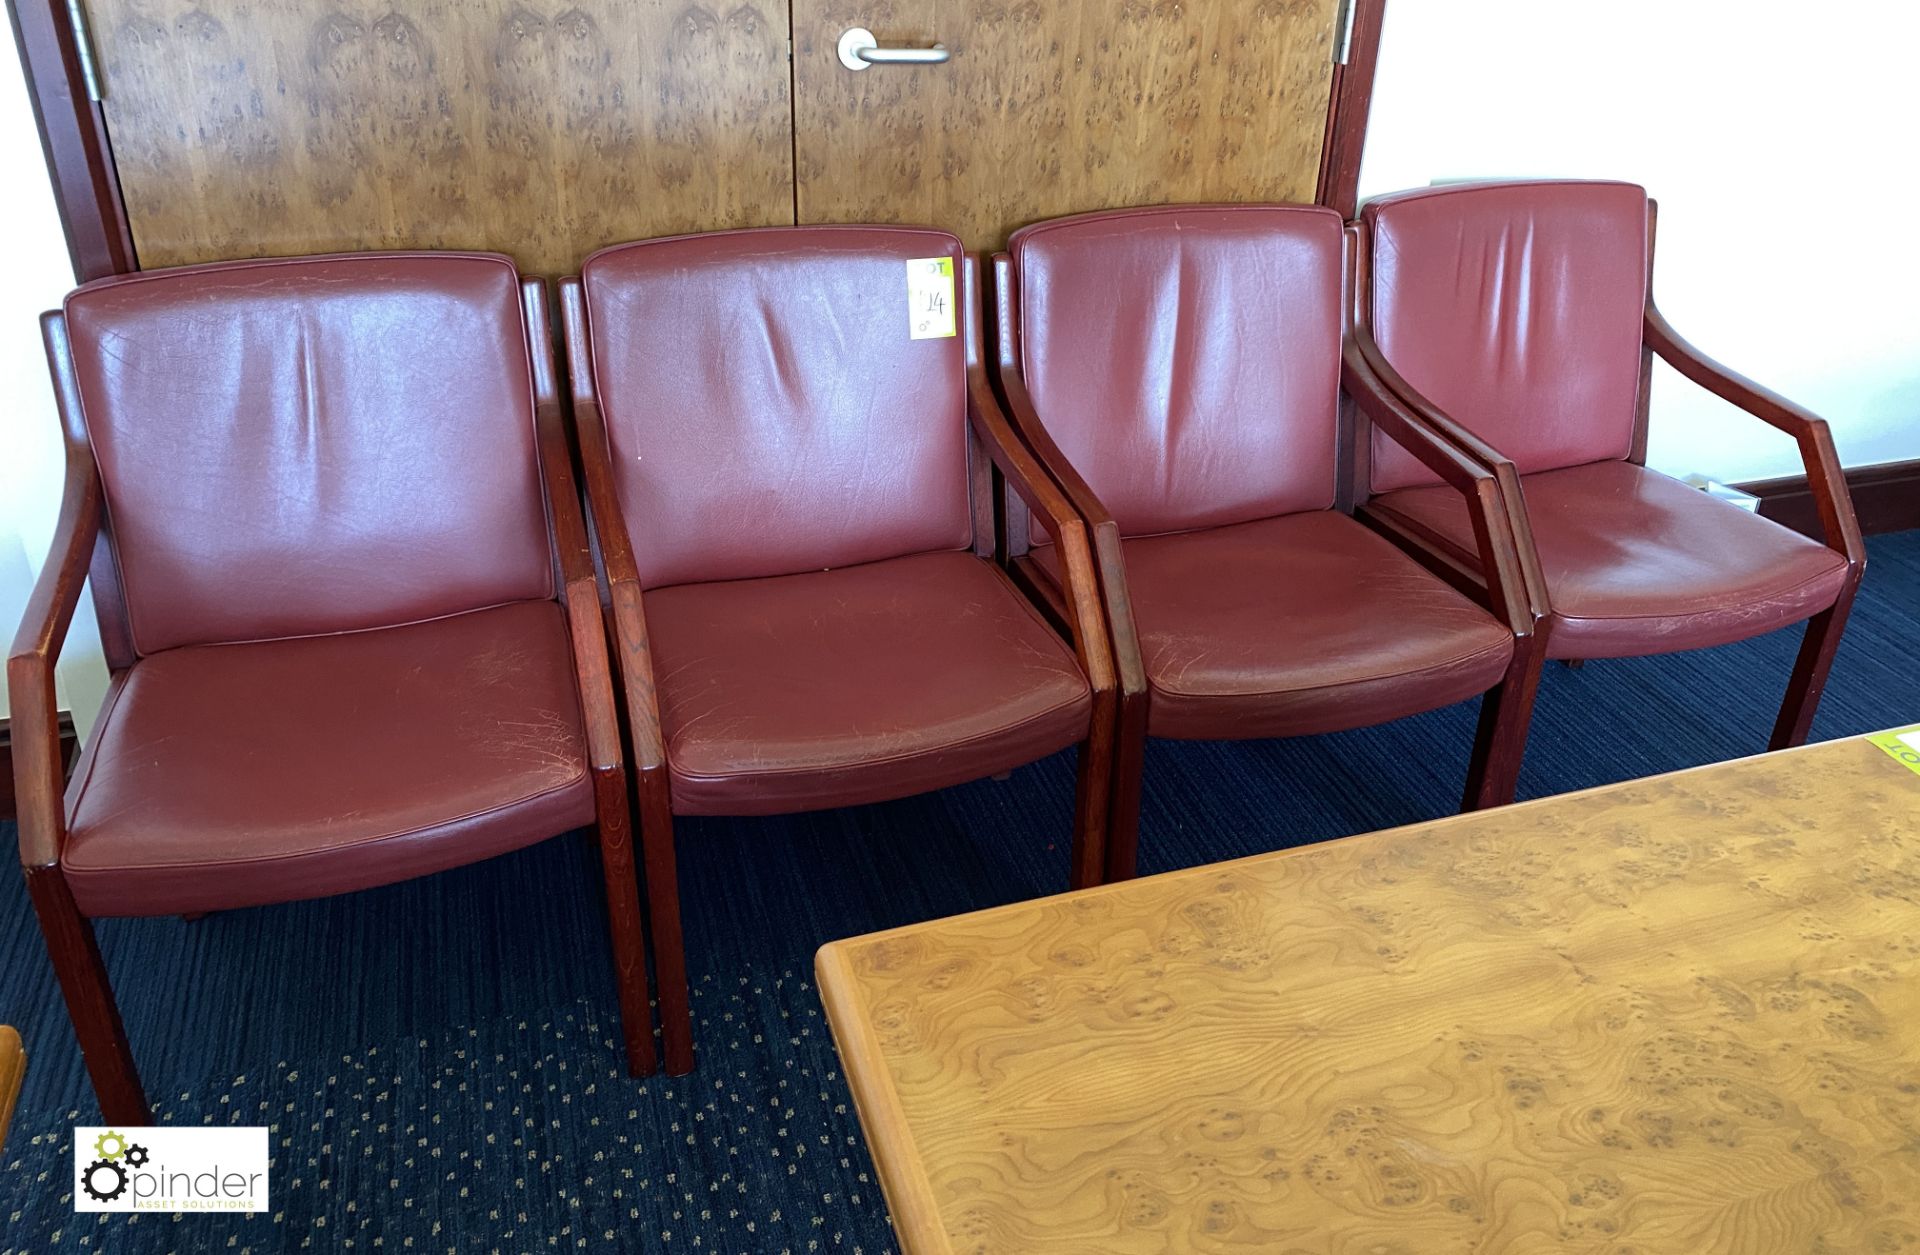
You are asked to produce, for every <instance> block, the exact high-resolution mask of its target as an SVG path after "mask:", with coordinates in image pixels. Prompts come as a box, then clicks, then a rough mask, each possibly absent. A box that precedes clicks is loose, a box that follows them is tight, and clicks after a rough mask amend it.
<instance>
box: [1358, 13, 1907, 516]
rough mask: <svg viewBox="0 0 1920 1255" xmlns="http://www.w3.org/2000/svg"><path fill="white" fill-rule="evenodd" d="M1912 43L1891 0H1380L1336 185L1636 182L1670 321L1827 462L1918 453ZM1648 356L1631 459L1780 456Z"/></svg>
mask: <svg viewBox="0 0 1920 1255" xmlns="http://www.w3.org/2000/svg"><path fill="white" fill-rule="evenodd" d="M1916 55H1920V3H1916V2H1915V0H1855V2H1853V3H1847V4H1832V5H1827V6H1819V5H1815V6H1808V5H1806V4H1803V3H1793V4H1787V3H1782V2H1781V0H1581V2H1579V3H1574V2H1572V0H1389V3H1388V5H1387V23H1386V29H1385V32H1384V37H1383V42H1382V46H1381V55H1380V67H1379V75H1378V78H1377V80H1376V84H1375V92H1374V100H1373V116H1372V121H1371V126H1370V128H1369V132H1368V135H1367V150H1366V160H1365V164H1364V165H1363V167H1362V170H1361V179H1360V191H1361V195H1362V196H1363V197H1365V196H1371V195H1376V194H1378V193H1381V192H1386V191H1392V190H1395V189H1398V188H1404V187H1417V186H1422V185H1425V184H1427V183H1431V182H1432V181H1434V180H1435V179H1454V178H1476V177H1502V176H1540V175H1547V176H1575V177H1587V178H1619V179H1628V180H1631V181H1633V182H1636V183H1640V184H1643V185H1645V186H1646V188H1647V189H1648V191H1649V192H1650V193H1651V194H1652V195H1653V196H1654V197H1655V198H1656V199H1657V200H1658V201H1659V202H1660V238H1659V248H1658V255H1657V257H1656V261H1655V272H1654V293H1655V296H1656V297H1657V299H1658V300H1659V302H1660V308H1661V310H1662V311H1663V312H1664V313H1665V314H1666V315H1667V317H1668V319H1669V320H1671V321H1672V322H1673V324H1674V326H1675V327H1677V328H1679V330H1680V333H1681V334H1682V335H1684V336H1686V337H1687V338H1688V339H1690V340H1692V341H1693V342H1694V343H1695V344H1697V345H1699V346H1700V348H1701V349H1703V350H1704V351H1705V352H1707V353H1709V354H1711V355H1712V356H1714V357H1717V358H1719V359H1720V360H1721V361H1723V362H1725V363H1727V364H1728V365H1729V366H1732V367H1733V368H1734V369H1736V370H1739V371H1742V372H1744V373H1745V374H1748V375H1751V376H1753V377H1755V378H1757V379H1759V380H1760V381H1761V382H1762V383H1765V384H1767V385H1768V386H1770V387H1772V388H1774V389H1775V390H1776V391H1779V392H1782V393H1785V394H1786V395H1787V396H1790V397H1792V398H1793V399H1794V400H1796V401H1799V402H1800V403H1801V404H1803V405H1806V406H1808V407H1809V408H1811V409H1812V410H1813V411H1814V412H1815V413H1817V414H1820V415H1821V416H1822V417H1824V418H1826V419H1827V420H1828V421H1829V422H1830V423H1831V424H1832V426H1833V431H1834V439H1835V443H1836V444H1838V446H1839V449H1840V456H1841V459H1842V461H1844V462H1845V463H1847V464H1848V465H1850V466H1852V465H1860V464H1865V463H1871V462H1885V461H1895V460H1900V459H1906V458H1920V77H1917V76H1916V72H1915V67H1914V58H1915V56H1916ZM1656 370H1657V374H1656V376H1655V380H1654V391H1653V426H1652V441H1651V445H1650V448H1649V452H1648V460H1649V462H1650V463H1651V464H1652V465H1654V466H1656V467H1658V468H1660V469H1662V470H1666V471H1670V472H1673V473H1675V474H1685V473H1687V472H1689V471H1700V472H1704V473H1707V474H1711V475H1713V476H1714V477H1715V478H1717V479H1721V480H1728V481H1731V480H1744V479H1758V478H1765V477H1769V476H1774V475H1788V474H1798V473H1799V472H1800V469H1801V467H1800V462H1799V458H1798V455H1797V454H1796V452H1795V450H1794V446H1793V444H1792V442H1791V441H1790V440H1789V439H1787V438H1786V437H1785V436H1783V435H1781V434H1779V433H1777V432H1775V431H1773V429H1771V428H1768V427H1765V426H1763V425H1761V424H1759V423H1757V422H1755V421H1753V420H1751V419H1746V418H1743V417H1741V416H1740V415H1739V414H1738V412H1737V411H1734V410H1732V409H1731V407H1729V406H1726V405H1724V404H1723V403H1721V402H1719V401H1718V400H1716V399H1714V398H1712V397H1710V396H1708V395H1707V394H1706V393H1704V392H1702V391H1700V390H1699V389H1697V388H1695V387H1694V386H1693V385H1692V384H1690V383H1688V382H1686V381H1685V380H1683V379H1681V378H1680V377H1679V376H1678V375H1676V374H1674V373H1673V372H1672V371H1670V370H1669V369H1667V368H1666V367H1665V366H1664V365H1660V366H1658V367H1656Z"/></svg>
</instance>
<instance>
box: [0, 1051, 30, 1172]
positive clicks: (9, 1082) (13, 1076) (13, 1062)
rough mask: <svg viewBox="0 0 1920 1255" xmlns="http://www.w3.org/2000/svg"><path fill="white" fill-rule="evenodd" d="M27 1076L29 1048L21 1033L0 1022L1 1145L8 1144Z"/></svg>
mask: <svg viewBox="0 0 1920 1255" xmlns="http://www.w3.org/2000/svg"><path fill="white" fill-rule="evenodd" d="M26 1077H27V1049H26V1047H25V1046H23V1045H22V1044H21V1042H20V1034H19V1033H18V1032H16V1031H15V1030H14V1029H12V1028H10V1027H9V1026H7V1025H5V1024H0V1146H5V1145H6V1144H7V1129H8V1128H9V1127H10V1126H11V1125H12V1124H13V1109H14V1105H15V1104H16V1103H18V1102H19V1101H20V1085H21V1082H22V1081H24V1080H26Z"/></svg>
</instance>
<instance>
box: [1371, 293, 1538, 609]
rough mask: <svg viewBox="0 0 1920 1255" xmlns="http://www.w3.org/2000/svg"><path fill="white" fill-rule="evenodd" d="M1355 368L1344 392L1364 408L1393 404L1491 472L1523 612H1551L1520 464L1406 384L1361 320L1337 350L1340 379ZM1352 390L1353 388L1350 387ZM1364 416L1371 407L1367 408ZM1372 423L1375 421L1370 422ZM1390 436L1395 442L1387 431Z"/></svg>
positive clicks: (1410, 448)
mask: <svg viewBox="0 0 1920 1255" xmlns="http://www.w3.org/2000/svg"><path fill="white" fill-rule="evenodd" d="M1350 361H1351V362H1353V363H1354V365H1355V366H1356V367H1358V370H1357V372H1356V373H1355V374H1354V378H1353V382H1352V383H1350V384H1349V395H1351V396H1353V398H1354V400H1355V401H1356V402H1357V403H1360V404H1361V405H1362V408H1367V405H1366V403H1367V401H1368V400H1369V399H1374V398H1378V399H1379V400H1380V401H1381V402H1383V403H1393V404H1397V405H1398V406H1399V408H1400V409H1401V410H1402V411H1403V412H1404V413H1405V414H1406V415H1407V416H1409V417H1411V418H1412V419H1414V420H1415V423H1416V424H1417V425H1418V426H1419V427H1422V428H1424V429H1426V430H1427V431H1428V432H1431V433H1432V434H1433V435H1436V436H1438V437H1439V438H1440V439H1441V440H1442V441H1444V442H1445V443H1447V444H1449V445H1452V446H1453V447H1454V448H1455V449H1458V450H1459V451H1460V452H1462V453H1464V454H1466V456H1467V457H1468V459H1470V460H1471V461H1473V462H1475V463H1477V464H1478V465H1480V466H1482V467H1484V468H1486V469H1487V470H1488V471H1491V472H1492V473H1493V479H1494V483H1495V484H1496V485H1497V486H1498V487H1499V489H1500V497H1501V500H1502V502H1503V504H1504V507H1505V510H1506V515H1507V531H1508V533H1509V535H1510V536H1511V537H1512V540H1513V544H1514V551H1515V553H1516V554H1517V556H1518V558H1519V565H1520V571H1519V574H1520V578H1521V584H1520V587H1522V588H1523V589H1524V590H1525V593H1524V595H1525V597H1526V600H1527V605H1528V610H1529V613H1530V614H1531V616H1532V617H1533V619H1535V620H1536V621H1537V620H1539V619H1543V618H1545V617H1546V616H1547V615H1548V614H1549V613H1550V612H1551V606H1552V603H1551V601H1550V599H1549V598H1548V595H1547V578H1546V573H1545V571H1544V569H1543V568H1542V567H1541V565H1540V552H1539V549H1538V547H1537V546H1536V545H1535V544H1534V540H1533V528H1532V526H1531V525H1530V524H1529V523H1528V521H1527V507H1526V499H1525V497H1524V496H1523V494H1522V493H1521V491H1520V468H1519V467H1517V466H1515V465H1514V464H1513V459H1511V458H1509V457H1507V456H1506V455H1505V454H1503V453H1501V452H1500V451H1499V450H1498V449H1495V448H1494V447H1493V446H1492V445H1490V444H1488V443H1487V442H1486V441H1484V440H1482V439H1480V437H1478V436H1476V435H1474V434H1473V433H1472V432H1470V431H1468V430H1467V429H1466V428H1465V427H1462V426H1461V425H1460V424H1459V423H1458V422H1456V421H1455V420H1454V419H1453V418H1452V416H1450V415H1449V414H1448V413H1447V412H1446V411H1445V410H1443V409H1441V408H1440V407H1439V406H1438V405H1436V404H1434V402H1433V401H1432V400H1431V399H1429V398H1428V397H1427V396H1426V394H1425V393H1423V392H1421V391H1420V390H1419V389H1418V388H1416V387H1414V386H1413V385H1412V384H1411V383H1408V382H1407V379H1406V376H1404V375H1402V374H1401V373H1400V372H1399V371H1397V370H1395V369H1394V368H1393V364H1392V363H1391V362H1389V361H1387V356H1386V354H1385V353H1383V352H1382V351H1381V349H1380V345H1379V342H1378V341H1376V340H1375V339H1374V338H1373V333H1372V332H1371V331H1369V330H1367V328H1366V326H1365V325H1364V324H1363V323H1360V322H1357V321H1351V322H1349V323H1348V325H1347V334H1346V342H1345V344H1344V345H1343V346H1342V348H1341V377H1342V379H1343V381H1344V380H1346V379H1347V376H1348V373H1349V372H1348V363H1349V362H1350ZM1356 388H1357V389H1358V390H1356ZM1367 413H1368V416H1369V417H1372V416H1373V414H1374V411H1373V410H1372V409H1367ZM1376 421H1377V420H1376ZM1388 434H1389V435H1390V436H1393V438H1394V439H1395V440H1396V441H1399V439H1400V438H1399V436H1397V435H1395V434H1394V432H1393V431H1392V430H1389V431H1388ZM1400 443H1402V444H1403V447H1406V448H1407V450H1408V452H1410V453H1414V455H1415V456H1416V457H1418V456H1419V453H1418V452H1417V451H1416V450H1414V449H1413V448H1412V447H1411V446H1406V445H1404V442H1400Z"/></svg>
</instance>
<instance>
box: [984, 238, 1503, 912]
mask: <svg viewBox="0 0 1920 1255" xmlns="http://www.w3.org/2000/svg"><path fill="white" fill-rule="evenodd" d="M1348 269H1349V273H1351V267H1349V268H1348ZM993 292H994V300H993V326H992V328H991V331H990V336H991V338H992V340H993V342H994V346H995V377H996V382H997V383H998V384H999V387H1000V395H1001V398H1002V399H1003V401H1004V403H1005V405H1006V408H1007V413H1008V415H1009V417H1010V419H1011V422H1012V426H1013V428H1014V430H1015V432H1016V433H1017V434H1018V435H1019V438H1020V439H1021V440H1022V441H1023V442H1024V443H1025V445H1026V447H1027V448H1028V449H1029V450H1030V451H1031V452H1032V453H1033V455H1034V457H1035V458H1036V459H1037V461H1038V462H1039V464H1040V465H1041V467H1043V468H1044V469H1045V471H1046V473H1047V474H1048V475H1050V476H1051V477H1052V478H1053V481H1054V483H1055V484H1057V485H1058V486H1059V488H1060V490H1061V491H1062V492H1063V493H1064V494H1065V495H1066V497H1067V498H1068V500H1069V501H1071V502H1072V504H1073V507H1074V509H1076V510H1077V511H1078V512H1079V514H1080V518H1081V519H1082V521H1083V522H1084V523H1085V525H1086V528H1087V532H1088V534H1089V535H1090V536H1091V538H1092V541H1093V549H1094V557H1095V565H1096V568H1097V572H1098V576H1099V589H1100V595H1101V599H1102V604H1103V606H1104V608H1105V612H1106V615H1105V617H1106V621H1107V624H1108V630H1109V632H1110V633H1111V638H1110V643H1111V645H1112V649H1113V657H1114V668H1115V673H1116V676H1117V677H1118V680H1119V685H1120V711H1119V722H1118V727H1117V734H1116V738H1115V761H1114V769H1113V788H1114V797H1113V801H1112V803H1111V804H1110V807H1109V810H1110V812H1111V814H1112V822H1111V824H1110V826H1109V829H1108V835H1107V867H1106V876H1107V879H1108V880H1125V879H1129V878H1130V877H1132V876H1133V875H1134V874H1135V871H1136V870H1137V867H1138V860H1139V841H1140V835H1139V815H1140V790H1141V783H1142V777H1143V775H1144V759H1145V753H1146V741H1147V704H1148V693H1147V677H1146V665H1145V662H1144V660H1143V659H1142V657H1141V654H1140V637H1139V633H1138V631H1137V629H1136V628H1135V626H1134V621H1133V606H1132V602H1131V600H1130V599H1129V597H1128V595H1127V579H1126V562H1125V558H1124V556H1123V554H1122V550H1121V536H1120V526H1119V524H1118V523H1117V522H1116V521H1115V520H1114V518H1113V515H1112V512H1111V511H1109V510H1108V509H1107V507H1106V506H1105V505H1104V504H1103V503H1102V502H1101V501H1100V499H1099V497H1098V496H1097V495H1096V494H1095V493H1094V491H1093V489H1092V488H1091V487H1090V486H1089V485H1088V484H1087V482H1086V480H1085V479H1083V478H1082V477H1081V476H1080V474H1079V472H1078V471H1076V470H1075V469H1074V467H1073V466H1072V464H1071V463H1069V462H1068V460H1067V458H1066V455H1065V454H1063V453H1062V452H1061V451H1060V447H1059V445H1057V444H1056V443H1055V442H1054V440H1053V438H1052V436H1050V435H1049V434H1048V433H1047V430H1046V427H1045V426H1044V425H1043V424H1042V423H1041V421H1040V417H1039V413H1038V411H1037V410H1036V409H1035V407H1034V403H1033V398H1032V396H1031V395H1030V394H1029V393H1028V391H1027V386H1026V379H1025V376H1024V373H1023V369H1024V368H1023V363H1022V361H1021V350H1020V326H1019V313H1018V311H1019V280H1018V278H1017V277H1016V275H1015V273H1014V269H1013V259H1012V257H1011V256H1010V255H1009V254H1007V253H996V254H995V255H994V258H993ZM1341 385H1342V389H1343V392H1344V394H1345V395H1346V396H1348V397H1350V398H1352V400H1353V401H1354V402H1355V403H1356V404H1358V405H1359V406H1360V407H1361V408H1363V409H1364V410H1366V412H1368V413H1369V414H1371V415H1373V416H1374V419H1375V421H1376V422H1377V423H1378V424H1379V426H1380V428H1381V429H1382V430H1383V431H1386V432H1387V433H1388V434H1389V435H1390V436H1392V437H1393V439H1394V440H1395V441H1397V442H1398V443H1400V444H1401V445H1402V446H1404V447H1405V448H1406V449H1407V451H1408V452H1410V453H1412V454H1413V455H1414V456H1415V457H1417V458H1418V459H1420V461H1421V462H1422V463H1423V464H1424V465H1426V466H1427V467H1428V468H1429V469H1431V470H1432V471H1433V472H1434V474H1436V475H1438V476H1440V477H1441V479H1442V480H1444V481H1445V482H1446V483H1447V484H1449V485H1450V486H1452V487H1453V488H1455V489H1456V490H1458V491H1459V492H1460V493H1461V494H1462V495H1463V496H1464V497H1465V498H1466V501H1467V509H1468V512H1469V514H1470V516H1471V517H1472V519H1473V528H1474V536H1475V539H1476V540H1477V542H1478V544H1479V551H1480V558H1481V570H1482V571H1483V572H1484V573H1485V575H1484V579H1483V581H1482V582H1481V583H1479V584H1478V585H1477V586H1476V588H1475V592H1474V594H1473V595H1474V596H1475V598H1476V600H1479V601H1481V602H1483V603H1484V604H1486V605H1488V606H1489V607H1490V608H1491V610H1492V612H1493V614H1494V616H1495V618H1497V619H1498V620H1499V621H1500V622H1502V623H1503V624H1505V625H1506V626H1507V627H1508V628H1509V630H1511V631H1512V632H1513V634H1514V662H1513V663H1512V664H1511V665H1510V666H1509V668H1508V671H1507V673H1506V675H1505V677H1503V679H1502V680H1501V682H1500V684H1498V685H1497V686H1495V687H1494V688H1492V689H1490V690H1488V692H1487V694H1486V695H1485V696H1484V697H1483V698H1482V699H1481V714H1480V724H1479V729H1478V731H1477V734H1476V738H1475V742H1474V750H1473V756H1472V759H1471V761H1470V763H1469V765H1468V770H1467V781H1466V791H1465V797H1464V801H1463V806H1464V808H1465V809H1469V810H1472V809H1479V808H1483V807H1488V806H1499V805H1503V804H1505V803H1506V802H1509V801H1511V800H1512V799H1513V790H1514V784H1515V782H1516V779H1517V776H1518V771H1519V762H1520V758H1521V754H1522V751H1523V750H1524V748H1525V744H1526V735H1527V727H1528V723H1529V721H1530V718H1531V712H1532V708H1533V694H1534V690H1535V688H1536V687H1537V686H1538V682H1539V666H1538V664H1537V662H1534V663H1529V662H1528V661H1527V660H1530V659H1531V658H1532V656H1533V652H1534V651H1533V650H1532V648H1531V646H1530V644H1529V641H1528V637H1529V636H1530V635H1531V633H1532V632H1533V615H1532V614H1531V610H1530V607H1529V606H1528V604H1527V582H1526V579H1525V577H1524V574H1523V572H1522V571H1521V569H1520V565H1519V554H1518V550H1517V546H1516V544H1515V542H1514V538H1513V536H1512V533H1511V530H1510V525H1509V517H1510V511H1509V510H1508V508H1507V506H1506V503H1505V501H1504V500H1503V498H1502V495H1501V489H1500V484H1499V482H1498V480H1497V478H1496V477H1495V476H1494V475H1493V474H1492V473H1491V472H1490V471H1488V470H1486V469H1485V468H1483V467H1481V466H1479V465H1478V464H1476V463H1475V462H1474V461H1472V460H1471V459H1470V458H1468V457H1465V456H1464V455H1462V454H1461V453H1460V451H1459V450H1457V449H1455V448H1453V447H1452V446H1451V445H1449V444H1448V443H1447V442H1446V441H1445V440H1443V439H1442V438H1441V437H1440V436H1439V434H1438V433H1436V432H1434V431H1432V430H1430V429H1429V428H1428V426H1427V425H1426V424H1425V423H1424V422H1423V421H1422V420H1421V419H1420V417H1419V416H1418V415H1417V414H1416V413H1414V412H1413V411H1412V410H1410V409H1409V408H1408V407H1406V406H1404V405H1401V404H1399V403H1398V402H1397V401H1396V400H1395V399H1394V397H1393V396H1392V394H1391V393H1390V392H1389V391H1388V390H1387V388H1386V387H1385V386H1384V384H1382V383H1381V381H1380V380H1379V379H1378V378H1377V377H1376V376H1375V375H1374V374H1373V372H1372V371H1371V370H1370V369H1369V368H1368V366H1367V364H1366V362H1365V361H1364V360H1363V359H1362V358H1361V357H1360V355H1359V354H1358V353H1357V352H1356V351H1355V349H1354V346H1353V343H1352V339H1351V337H1350V336H1349V337H1346V338H1345V339H1344V341H1343V345H1342V354H1341ZM1341 410H1342V417H1340V418H1338V419H1336V420H1335V421H1339V422H1341V425H1342V428H1343V431H1342V433H1341V446H1342V449H1343V452H1342V455H1341V459H1340V460H1341V461H1342V462H1343V463H1344V462H1346V461H1347V460H1348V459H1347V457H1346V455H1345V453H1344V448H1345V446H1346V444H1347V443H1348V442H1349V435H1348V432H1347V431H1346V430H1344V429H1345V428H1346V427H1347V426H1348V423H1347V420H1346V419H1345V418H1344V414H1345V411H1346V406H1344V405H1343V406H1342V407H1341ZM1340 477H1341V480H1342V484H1343V485H1344V479H1345V476H1344V474H1341V476H1340ZM1344 495H1345V488H1344V486H1343V487H1342V488H1341V490H1340V496H1342V497H1344ZM1002 509H1003V511H1004V512H1005V513H1006V514H1007V515H1008V517H1009V518H1010V520H1011V522H1010V525H1009V526H1008V527H1007V528H1006V529H1005V530H1006V532H1007V535H1008V538H1009V539H1008V543H1009V551H1008V553H1007V555H1006V561H1007V562H1008V565H1009V569H1010V570H1011V571H1012V572H1013V573H1014V575H1015V577H1016V578H1017V579H1019V580H1020V581H1021V583H1022V585H1023V586H1024V587H1026V588H1028V589H1029V590H1030V595H1032V596H1034V597H1035V598H1036V599H1037V600H1040V601H1043V602H1051V603H1054V604H1056V606H1057V605H1058V601H1059V598H1060V591H1059V588H1058V585H1056V584H1055V582H1054V580H1053V578H1052V577H1051V576H1050V575H1049V574H1048V573H1047V572H1046V571H1045V570H1044V569H1042V568H1041V567H1040V566H1039V565H1038V564H1037V563H1035V562H1034V561H1033V559H1032V558H1031V557H1030V556H1029V554H1028V549H1029V545H1030V537H1029V535H1028V529H1027V527H1026V521H1025V518H1024V516H1021V515H1020V514H1019V512H1018V511H1015V510H1011V509H1007V508H1006V506H1005V505H1004V504H1003V506H1002ZM1360 517H1361V521H1362V522H1367V523H1372V520H1371V519H1368V518H1366V517H1365V516H1360ZM1049 530H1051V528H1050V529H1049ZM1385 534H1386V535H1387V536H1388V539H1390V540H1394V541H1396V543H1398V541H1399V538H1398V537H1395V536H1393V535H1392V534H1391V533H1385ZM1402 547H1403V548H1408V551H1409V553H1410V554H1412V556H1414V557H1415V558H1417V559H1419V560H1421V561H1422V562H1425V559H1426V555H1425V553H1424V552H1422V551H1420V550H1418V549H1412V548H1409V547H1407V546H1404V545H1403V546H1402ZM1439 573H1440V574H1441V575H1443V576H1444V577H1446V578H1447V579H1448V580H1449V582H1451V583H1455V584H1456V585H1458V584H1460V583H1461V582H1462V581H1461V580H1460V579H1459V578H1458V577H1457V575H1455V574H1454V573H1451V572H1447V571H1440V572H1439ZM1488 590H1490V592H1489V591H1488ZM1058 612H1059V610H1058V609H1056V613H1058Z"/></svg>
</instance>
